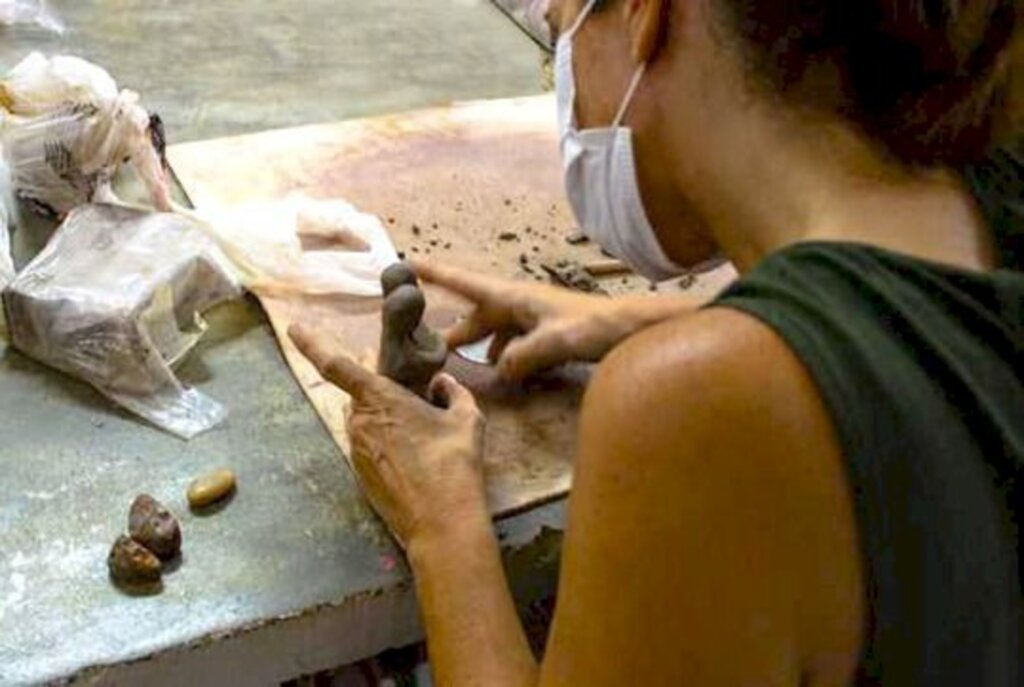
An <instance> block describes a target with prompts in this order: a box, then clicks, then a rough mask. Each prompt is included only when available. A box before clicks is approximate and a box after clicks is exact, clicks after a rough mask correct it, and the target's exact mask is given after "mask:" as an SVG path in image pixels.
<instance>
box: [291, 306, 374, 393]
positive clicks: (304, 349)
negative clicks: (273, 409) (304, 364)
mask: <svg viewBox="0 0 1024 687" xmlns="http://www.w3.org/2000/svg"><path fill="white" fill-rule="evenodd" d="M288 336H289V338H291V340H292V342H293V343H294V344H295V346H296V347H297V348H298V349H299V351H300V352H301V353H302V355H304V356H306V358H308V359H309V362H311V363H313V365H314V366H315V367H316V369H317V370H319V371H320V374H321V375H323V377H324V379H326V380H327V381H329V382H331V383H332V384H335V385H337V386H339V387H341V389H342V390H343V391H345V392H346V393H348V394H349V395H350V396H352V397H353V398H359V397H360V396H362V395H363V394H365V393H366V391H367V390H368V389H370V388H371V387H372V386H373V385H374V384H375V383H376V381H377V376H376V375H375V374H374V373H372V372H370V371H369V370H367V369H366V368H365V367H363V366H362V365H360V364H359V363H357V362H355V361H354V360H352V359H351V358H349V357H348V356H346V355H343V354H339V353H334V352H332V351H331V350H330V349H329V348H328V347H327V346H326V345H325V344H324V342H323V340H322V337H319V336H317V335H316V334H315V333H314V332H313V330H312V329H311V328H310V327H308V326H307V325H304V324H293V325H292V326H291V327H289V328H288Z"/></svg>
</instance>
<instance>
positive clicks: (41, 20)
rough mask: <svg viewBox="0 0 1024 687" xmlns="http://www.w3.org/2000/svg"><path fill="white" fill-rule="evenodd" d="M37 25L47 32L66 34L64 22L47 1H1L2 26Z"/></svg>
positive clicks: (0, 24)
mask: <svg viewBox="0 0 1024 687" xmlns="http://www.w3.org/2000/svg"><path fill="white" fill-rule="evenodd" d="M16 24H35V25H37V26H40V27H42V28H44V29H46V30H47V31H53V32H54V33H60V34H62V33H64V22H62V21H61V20H60V17H58V16H57V13H56V12H54V11H53V10H52V9H50V6H49V5H48V4H47V3H46V0H0V26H14V25H16Z"/></svg>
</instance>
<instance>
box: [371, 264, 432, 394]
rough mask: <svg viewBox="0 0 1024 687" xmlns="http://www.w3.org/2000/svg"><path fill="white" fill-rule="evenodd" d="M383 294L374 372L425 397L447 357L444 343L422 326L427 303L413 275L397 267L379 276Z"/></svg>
mask: <svg viewBox="0 0 1024 687" xmlns="http://www.w3.org/2000/svg"><path fill="white" fill-rule="evenodd" d="M381 287H382V290H383V291H384V307H383V309H382V325H383V326H382V328H381V339H380V355H379V358H378V361H377V371H378V372H380V373H381V374H382V375H384V376H385V377H388V378H389V379H392V380H394V381H396V382H398V383H399V384H401V385H402V386H404V387H406V388H408V389H410V390H411V391H413V392H414V393H418V394H420V395H424V394H425V393H426V389H427V385H429V384H430V380H431V379H433V378H434V375H435V374H437V373H438V372H439V371H440V370H441V368H442V367H444V363H445V360H446V359H447V357H448V345H447V343H445V340H444V339H443V338H442V337H441V336H440V335H439V334H437V332H435V331H433V330H432V329H430V328H429V327H427V326H426V325H424V324H423V313H424V312H425V311H426V308H427V302H426V299H425V298H424V297H423V292H422V291H421V290H420V287H419V282H418V280H417V279H416V273H415V272H413V270H412V268H411V267H409V266H408V265H406V264H403V263H398V264H395V265H392V266H391V267H389V268H388V269H386V270H384V274H383V275H381Z"/></svg>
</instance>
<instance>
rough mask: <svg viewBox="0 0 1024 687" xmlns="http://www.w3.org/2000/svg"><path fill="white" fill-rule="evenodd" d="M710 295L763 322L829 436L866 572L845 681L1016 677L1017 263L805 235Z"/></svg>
mask: <svg viewBox="0 0 1024 687" xmlns="http://www.w3.org/2000/svg"><path fill="white" fill-rule="evenodd" d="M713 305H715V306H725V307H730V308H735V309H738V310H741V311H743V312H745V313H748V314H750V315H752V316H753V317H756V318H758V319H759V320H761V321H762V322H764V323H765V324H767V325H768V326H769V327H771V328H772V329H773V330H775V331H776V332H777V333H778V334H779V335H780V336H781V337H782V338H783V339H784V340H785V341H786V342H787V344H788V345H789V346H790V348H791V349H792V350H793V351H794V352H795V353H796V355H797V356H798V357H799V359H800V360H801V361H802V363H803V364H804V366H805V367H806V368H807V369H808V370H809V372H810V374H811V375H812V377H813V378H814V380H815V382H816V383H817V387H818V390H819V392H820V393H821V396H822V398H823V400H824V402H825V404H826V406H827V407H828V410H829V412H830V414H831V418H832V421H833V423H834V426H835V427H836V429H837V432H838V437H839V440H840V443H841V447H842V450H843V452H844V455H845V458H846V462H847V465H848V478H849V484H850V487H851V489H852V494H853V496H854V501H855V504H856V513H857V518H858V526H859V530H860V540H861V546H862V555H863V559H864V565H865V571H866V579H867V602H868V608H869V613H870V621H869V622H870V624H869V626H868V627H867V628H866V636H867V641H866V647H865V651H864V654H863V656H862V660H861V676H860V677H861V680H860V682H861V683H862V684H881V685H886V686H890V685H891V686H899V687H903V686H919V685H920V686H925V685H927V686H929V687H938V686H941V685H950V686H953V685H956V686H957V687H961V686H970V687H990V686H991V687H996V686H999V687H1011V686H1012V687H1016V686H1017V685H1019V684H1020V680H1021V679H1022V674H1021V651H1022V644H1021V640H1022V626H1021V620H1022V597H1021V578H1020V571H1021V560H1020V557H1019V550H1020V530H1019V525H1018V523H1019V522H1020V509H1021V501H1022V500H1024V498H1022V494H1021V488H1020V473H1021V466H1022V464H1024V273H1022V272H1016V271H1012V270H999V271H996V272H992V273H988V274H981V273H972V272H967V271H963V270H958V269H954V268H950V267H945V266H942V265H937V264H932V263H927V262H924V261H921V260H917V259H913V258H910V257H906V256H901V255H897V254H894V253H890V252H886V251H884V250H880V249H876V248H872V247H867V246H862V245H853V244H840V243H805V244H798V245H795V246H792V247H790V248H787V249H784V250H782V251H779V252H778V253H776V254H773V255H771V256H769V257H768V258H766V259H765V260H763V261H762V262H761V263H760V264H759V265H758V266H757V267H756V268H755V269H754V270H753V271H752V272H751V273H749V274H748V275H746V276H744V277H743V278H742V279H741V280H739V281H738V282H737V283H735V284H734V285H733V286H731V287H730V288H729V289H727V290H726V291H725V292H724V293H723V294H722V295H721V296H720V297H719V298H718V299H717V300H716V302H715V303H714V304H713Z"/></svg>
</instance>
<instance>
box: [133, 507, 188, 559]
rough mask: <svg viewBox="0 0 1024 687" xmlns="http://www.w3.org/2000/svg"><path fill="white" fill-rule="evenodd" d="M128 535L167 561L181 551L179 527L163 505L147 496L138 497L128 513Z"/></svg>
mask: <svg viewBox="0 0 1024 687" xmlns="http://www.w3.org/2000/svg"><path fill="white" fill-rule="evenodd" d="M128 534H130V535H131V537H132V539H134V540H135V541H137V542H138V543H140V544H142V545H143V546H145V547H146V548H147V549H149V550H150V551H152V552H153V553H154V554H156V556H157V558H159V559H160V560H162V561H168V560H170V559H172V558H174V557H175V556H177V555H178V552H179V551H181V526H180V525H179V524H178V521H177V520H176V519H175V517H174V516H173V515H171V512H170V511H169V510H167V509H166V508H165V507H164V506H163V504H161V503H160V502H159V501H157V500H156V499H154V498H153V497H152V496H150V495H149V494H142V495H141V496H138V497H137V498H136V499H135V501H134V503H132V508H131V510H130V511H129V512H128Z"/></svg>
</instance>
